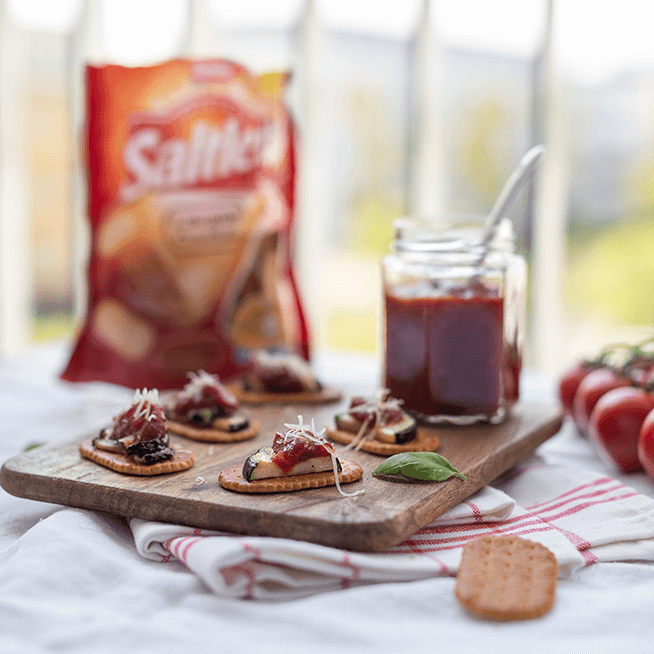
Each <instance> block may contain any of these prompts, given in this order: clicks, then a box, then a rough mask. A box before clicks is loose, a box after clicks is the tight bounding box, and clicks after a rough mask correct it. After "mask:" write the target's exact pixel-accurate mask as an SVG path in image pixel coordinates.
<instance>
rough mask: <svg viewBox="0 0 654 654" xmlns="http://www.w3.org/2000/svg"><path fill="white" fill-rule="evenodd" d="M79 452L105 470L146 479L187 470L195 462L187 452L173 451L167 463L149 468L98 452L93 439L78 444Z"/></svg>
mask: <svg viewBox="0 0 654 654" xmlns="http://www.w3.org/2000/svg"><path fill="white" fill-rule="evenodd" d="M79 452H80V454H81V455H82V456H83V457H84V458H85V459H90V460H91V461H94V462H95V463H99V464H100V465H101V466H104V467H105V468H110V469H111V470H115V471H116V472H122V473H124V474H126V475H138V476H146V477H150V476H153V475H165V474H168V473H171V472H181V471H182V470H188V469H189V468H190V467H191V466H192V465H193V463H194V461H195V458H194V456H193V454H192V453H191V452H189V451H188V450H175V455H174V456H173V458H172V459H169V460H168V461H162V462H161V463H153V464H152V465H151V466H147V465H141V464H139V463H134V461H132V459H130V458H129V457H128V456H127V455H126V454H120V453H118V452H107V451H105V450H99V449H98V448H96V447H94V446H93V439H91V438H87V439H86V440H83V441H82V442H81V443H80V446H79Z"/></svg>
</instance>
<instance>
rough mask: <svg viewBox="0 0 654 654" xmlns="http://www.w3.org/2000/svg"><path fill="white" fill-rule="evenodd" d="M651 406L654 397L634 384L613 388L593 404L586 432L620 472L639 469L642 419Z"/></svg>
mask: <svg viewBox="0 0 654 654" xmlns="http://www.w3.org/2000/svg"><path fill="white" fill-rule="evenodd" d="M653 409H654V397H653V396H652V395H650V394H649V393H647V392H645V391H644V390H643V389H642V388H636V387H634V386H625V387H623V388H614V389H613V390H610V391H608V392H607V393H604V394H603V395H602V397H600V398H599V400H598V401H597V404H595V408H594V409H593V411H592V413H591V415H590V422H589V425H588V434H589V436H590V437H591V439H592V440H593V442H594V443H595V444H596V445H597V447H598V448H599V449H600V450H601V451H602V452H603V453H604V454H605V455H606V456H608V457H609V458H610V459H611V460H612V461H613V462H614V463H615V465H617V467H618V468H619V469H620V470H621V471H622V472H635V471H637V470H641V469H642V466H641V463H640V461H639V459H638V439H639V437H640V431H641V427H642V425H643V422H644V421H645V418H646V417H647V414H648V413H650V411H652V410H653Z"/></svg>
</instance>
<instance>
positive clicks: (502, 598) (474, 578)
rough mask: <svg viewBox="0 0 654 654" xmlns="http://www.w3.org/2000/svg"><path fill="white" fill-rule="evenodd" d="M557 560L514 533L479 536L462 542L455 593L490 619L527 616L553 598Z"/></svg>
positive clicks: (546, 607) (545, 609) (536, 613)
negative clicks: (464, 543) (465, 542)
mask: <svg viewBox="0 0 654 654" xmlns="http://www.w3.org/2000/svg"><path fill="white" fill-rule="evenodd" d="M557 574H558V566H557V562H556V558H555V557H554V554H552V552H550V550H548V549H547V548H546V547H545V546H544V545H541V544H540V543H535V542H534V541H531V540H527V539H525V538H520V537H518V536H513V535H507V536H480V537H479V538H475V539H474V540H472V541H470V542H468V543H467V544H466V545H465V547H464V548H463V554H462V557H461V564H460V566H459V571H458V573H457V579H456V587H455V595H456V598H457V600H458V601H459V603H460V604H461V605H462V606H464V607H465V608H466V609H468V610H469V611H472V612H473V613H475V614H477V615H479V616H481V617H483V618H489V619H492V620H528V619H531V618H537V617H539V616H541V615H544V614H545V613H547V612H548V611H549V610H550V609H551V608H552V606H553V604H554V595H555V591H556V578H557Z"/></svg>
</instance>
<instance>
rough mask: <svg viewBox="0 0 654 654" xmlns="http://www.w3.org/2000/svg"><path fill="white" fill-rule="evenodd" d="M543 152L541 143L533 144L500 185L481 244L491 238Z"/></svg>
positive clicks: (485, 224)
mask: <svg viewBox="0 0 654 654" xmlns="http://www.w3.org/2000/svg"><path fill="white" fill-rule="evenodd" d="M543 152H545V148H544V147H543V146H542V145H535V146H534V147H533V148H531V150H528V151H527V152H526V153H525V154H524V155H523V157H522V159H520V163H519V164H518V166H517V168H516V169H515V170H514V171H513V172H512V173H511V176H510V177H509V179H508V180H507V181H506V184H504V186H503V187H502V190H501V191H500V194H499V195H498V196H497V200H495V204H494V205H493V208H492V209H491V210H490V212H489V214H488V217H487V218H486V222H485V223H484V229H483V231H482V239H481V245H488V242H489V241H490V240H491V239H492V238H493V233H494V232H495V227H497V225H498V223H499V222H500V220H501V219H502V217H503V216H504V212H505V211H506V210H507V209H508V208H509V207H510V206H511V203H512V202H513V200H515V196H516V195H517V194H518V191H519V190H520V189H521V188H522V185H523V183H524V181H525V180H526V179H527V177H528V176H529V175H530V174H531V173H532V172H533V170H534V168H535V166H536V164H537V163H538V160H539V159H540V158H541V156H542V155H543Z"/></svg>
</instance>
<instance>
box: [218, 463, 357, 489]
mask: <svg viewBox="0 0 654 654" xmlns="http://www.w3.org/2000/svg"><path fill="white" fill-rule="evenodd" d="M341 466H342V468H343V469H342V471H341V472H340V474H339V475H338V481H339V483H341V484H349V483H351V482H353V481H357V480H359V479H361V477H362V476H363V468H362V467H361V466H360V465H359V464H358V463H355V462H354V461H344V460H341ZM218 482H219V483H220V485H221V486H222V487H223V488H225V489H227V490H231V491H236V492H238V493H286V492H289V491H297V490H305V489H307V488H323V487H324V486H334V485H336V481H335V479H334V473H333V471H331V470H325V471H324V472H312V473H309V474H306V475H292V476H289V477H271V478H270V479H256V480H255V481H247V480H246V479H245V477H243V467H242V466H232V467H231V468H225V469H224V470H222V471H221V473H220V475H219V477H218Z"/></svg>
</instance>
